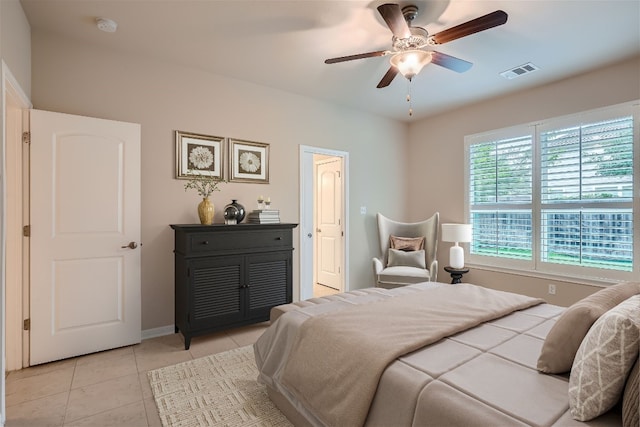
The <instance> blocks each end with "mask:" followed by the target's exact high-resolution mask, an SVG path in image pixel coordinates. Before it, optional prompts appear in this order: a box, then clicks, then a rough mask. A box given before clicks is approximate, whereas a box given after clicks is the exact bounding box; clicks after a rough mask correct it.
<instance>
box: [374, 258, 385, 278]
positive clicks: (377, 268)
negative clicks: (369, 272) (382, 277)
mask: <svg viewBox="0 0 640 427" xmlns="http://www.w3.org/2000/svg"><path fill="white" fill-rule="evenodd" d="M382 270H384V265H383V264H382V260H381V259H379V258H373V276H374V278H375V279H376V280H377V279H378V274H380V272H381V271H382Z"/></svg>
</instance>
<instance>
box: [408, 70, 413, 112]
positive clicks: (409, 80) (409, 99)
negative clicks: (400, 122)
mask: <svg viewBox="0 0 640 427" xmlns="http://www.w3.org/2000/svg"><path fill="white" fill-rule="evenodd" d="M407 102H408V103H409V117H411V116H413V105H412V103H411V79H407Z"/></svg>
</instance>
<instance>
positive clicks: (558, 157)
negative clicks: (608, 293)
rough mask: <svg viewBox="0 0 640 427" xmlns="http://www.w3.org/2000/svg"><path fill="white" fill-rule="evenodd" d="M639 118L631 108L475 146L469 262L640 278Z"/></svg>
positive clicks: (513, 131) (471, 150)
mask: <svg viewBox="0 0 640 427" xmlns="http://www.w3.org/2000/svg"><path fill="white" fill-rule="evenodd" d="M638 110H639V108H638V105H637V102H636V105H632V104H631V103H628V104H624V105H622V106H616V107H610V108H605V109H599V110H594V111H591V112H586V113H581V114H576V115H572V116H567V117H562V118H558V119H551V120H546V121H545V122H543V123H536V124H532V125H522V126H516V127H513V128H509V129H503V130H497V131H493V132H490V133H486V134H478V135H472V136H468V137H467V138H465V142H466V166H467V168H466V185H467V196H466V197H467V199H466V205H465V209H466V214H467V218H468V221H469V222H470V223H471V224H472V226H473V241H472V242H471V244H470V246H469V252H470V256H469V261H470V262H471V263H474V264H485V265H492V266H501V267H505V268H518V269H525V270H527V269H530V270H536V271H540V272H548V273H554V274H558V273H559V274H563V275H571V276H580V277H598V278H604V277H610V278H615V279H620V278H629V279H630V278H632V277H633V276H634V275H637V274H638V273H640V268H638V264H639V263H640V262H639V259H640V257H639V256H638V255H637V254H634V246H637V245H639V244H640V243H639V241H640V239H639V237H640V236H638V235H639V234H640V232H639V231H638V230H640V227H638V224H637V220H638V213H639V212H640V203H639V201H638V193H639V192H638V185H639V184H638V182H639V181H640V179H639V178H640V177H639V176H638V175H640V173H639V172H638V171H639V170H640V167H638V166H639V165H636V164H634V160H635V161H636V162H637V159H638V155H637V151H638V150H640V148H639V147H640V142H639V140H640V138H639V135H638V133H639V129H640V126H639V125H638V116H639V114H638ZM634 214H635V219H636V221H635V222H634ZM607 271H609V272H610V273H607ZM625 274H626V275H627V276H625Z"/></svg>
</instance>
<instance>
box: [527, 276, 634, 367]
mask: <svg viewBox="0 0 640 427" xmlns="http://www.w3.org/2000/svg"><path fill="white" fill-rule="evenodd" d="M636 294H640V282H624V283H620V284H617V285H613V286H609V287H607V288H604V289H601V290H599V291H598V292H596V293H594V294H592V295H589V296H588V297H586V298H584V299H582V300H580V301H578V302H577V303H575V304H573V305H572V306H571V307H569V308H568V309H567V310H565V312H564V313H562V315H561V316H560V318H559V319H558V321H557V322H556V323H555V325H553V327H552V328H551V330H550V331H549V333H548V334H547V337H546V338H545V340H544V344H543V345H542V350H541V351H540V357H539V358H538V370H539V371H541V372H545V373H548V374H561V373H564V372H569V370H570V369H571V365H572V364H573V359H574V357H575V355H576V352H577V351H578V347H580V343H582V340H583V339H584V337H585V335H587V331H589V328H590V327H591V325H593V322H595V321H596V320H597V319H598V318H599V317H600V316H602V315H603V314H604V313H605V312H607V311H608V310H611V309H612V308H613V307H615V306H616V305H618V304H620V303H621V302H622V301H624V300H626V299H627V298H629V297H631V296H633V295H636Z"/></svg>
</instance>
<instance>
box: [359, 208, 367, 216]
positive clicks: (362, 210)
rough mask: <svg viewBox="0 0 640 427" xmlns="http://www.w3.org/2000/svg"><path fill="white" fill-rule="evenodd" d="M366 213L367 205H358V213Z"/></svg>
mask: <svg viewBox="0 0 640 427" xmlns="http://www.w3.org/2000/svg"><path fill="white" fill-rule="evenodd" d="M366 214H367V207H366V206H360V215H366Z"/></svg>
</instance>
